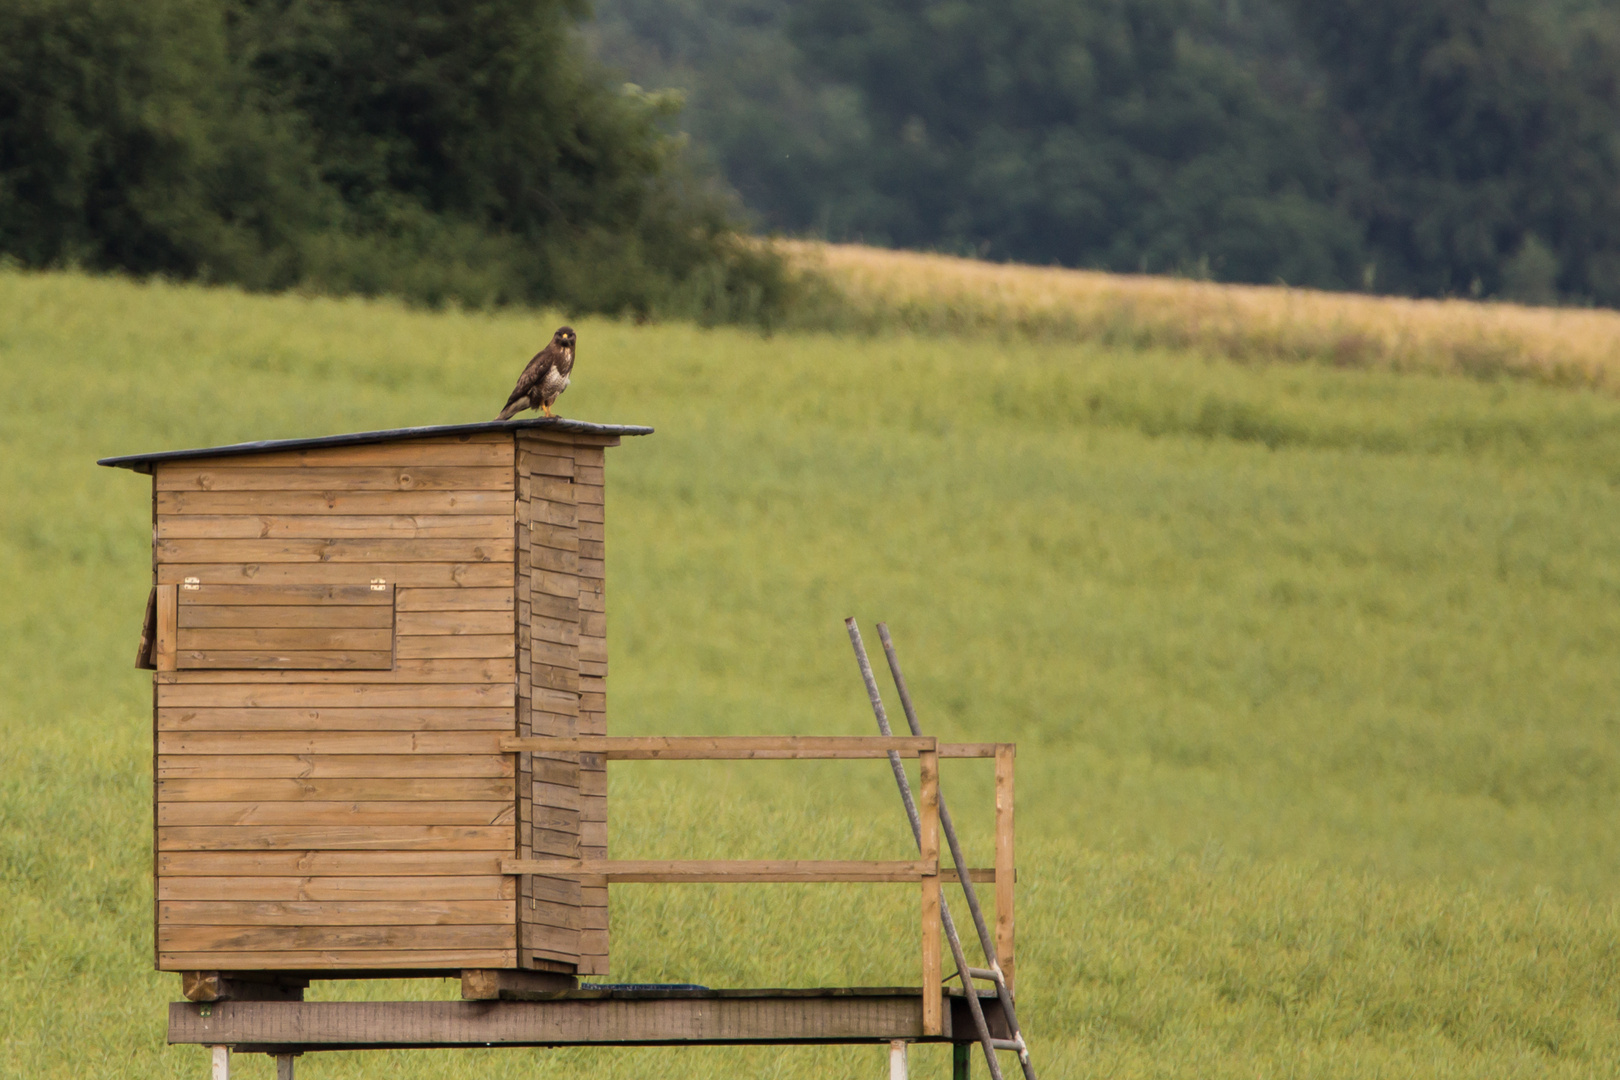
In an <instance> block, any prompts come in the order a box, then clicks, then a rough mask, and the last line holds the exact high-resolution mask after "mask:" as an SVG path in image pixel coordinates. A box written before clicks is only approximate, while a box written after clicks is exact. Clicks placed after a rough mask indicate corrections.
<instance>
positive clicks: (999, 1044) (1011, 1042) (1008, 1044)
mask: <svg viewBox="0 0 1620 1080" xmlns="http://www.w3.org/2000/svg"><path fill="white" fill-rule="evenodd" d="M990 1045H991V1046H993V1047H995V1048H996V1049H997V1050H1016V1051H1018V1052H1019V1053H1020V1054H1022V1053H1023V1052H1024V1040H1023V1039H991V1040H990Z"/></svg>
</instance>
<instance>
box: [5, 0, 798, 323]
mask: <svg viewBox="0 0 1620 1080" xmlns="http://www.w3.org/2000/svg"><path fill="white" fill-rule="evenodd" d="M586 16H587V9H586V8H585V6H584V4H583V3H581V2H577V0H471V2H467V0H386V2H384V0H5V2H4V3H0V252H3V253H4V254H5V255H6V256H8V257H9V258H10V259H11V260H13V261H15V262H16V263H20V264H22V265H24V266H29V267H50V266H78V267H84V268H87V269H91V270H123V271H130V272H134V273H136V274H142V275H148V274H161V275H167V276H170V277H175V278H189V279H202V280H213V281H228V282H236V283H240V284H242V285H246V286H248V287H250V288H255V289H281V288H287V287H292V286H302V287H309V288H314V289H319V290H323V291H331V292H360V293H368V294H371V293H393V294H399V295H404V296H407V297H410V298H412V299H415V300H419V301H425V302H428V303H436V302H442V301H446V300H455V301H459V302H461V303H465V304H469V305H474V306H482V305H489V304H502V303H551V304H559V305H563V306H566V307H569V308H572V309H576V310H596V311H614V312H620V311H623V312H631V313H636V314H643V315H645V314H658V313H660V312H669V313H676V314H683V315H696V316H698V317H703V318H718V319H748V318H751V317H753V316H754V315H755V314H756V313H757V312H758V311H760V310H761V309H768V308H769V307H771V306H772V305H773V304H779V302H780V301H779V297H777V296H776V295H775V293H776V291H777V290H779V289H780V288H781V286H782V274H781V272H780V268H779V267H777V266H775V264H774V263H773V262H772V260H771V259H769V258H767V257H765V256H762V255H761V254H759V253H758V252H756V251H755V250H754V249H753V248H751V247H750V246H749V245H747V244H745V243H741V242H739V239H738V235H737V233H736V232H735V229H734V220H733V216H734V215H733V211H732V209H731V207H730V205H729V203H727V202H726V200H725V199H724V198H723V197H722V196H720V195H719V194H717V193H716V192H715V191H714V190H712V187H711V186H705V185H704V184H701V183H698V182H697V181H696V180H694V178H693V176H692V174H691V173H690V171H689V170H685V169H683V168H682V167H681V161H680V153H679V151H680V144H679V141H678V140H677V139H676V138H674V137H673V136H672V135H671V134H670V133H669V128H670V126H671V124H672V123H673V112H674V108H675V102H674V100H673V99H672V98H671V97H669V96H664V97H659V96H658V95H648V94H641V93H637V92H633V91H631V90H629V89H628V88H626V87H625V86H624V85H623V82H622V80H619V79H615V78H612V77H610V76H609V75H608V73H607V72H605V71H604V70H603V69H602V67H601V66H600V65H599V64H597V63H596V62H594V61H593V60H592V59H591V58H590V56H589V55H588V54H587V52H586V50H585V49H584V48H583V47H582V46H581V43H580V39H579V35H578V25H579V23H580V22H581V20H583V19H584V18H585V17H586Z"/></svg>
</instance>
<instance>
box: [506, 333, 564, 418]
mask: <svg viewBox="0 0 1620 1080" xmlns="http://www.w3.org/2000/svg"><path fill="white" fill-rule="evenodd" d="M556 354H557V350H556V349H554V348H552V347H551V346H550V345H547V346H546V347H545V348H543V349H541V350H540V351H539V352H537V353H535V354H534V359H533V360H530V361H529V366H528V367H526V368H524V369H523V374H521V375H519V376H518V381H517V385H516V386H515V387H513V388H512V396H511V397H509V398H507V399H506V404H507V406H508V407H510V406H511V405H512V404H514V403H515V402H517V401H518V400H519V399H520V398H529V400H530V401H534V400H536V399H535V398H532V397H529V393H530V391H532V390H533V389H534V388H535V387H537V386H539V385H540V383H541V382H543V381H544V380H545V377H546V372H548V371H550V370H551V369H552V367H553V366H554V365H555V364H556V362H557V355H556ZM529 407H530V408H535V407H536V406H533V405H531V406H529ZM501 411H502V412H505V411H506V409H505V408H503V409H502V410H501Z"/></svg>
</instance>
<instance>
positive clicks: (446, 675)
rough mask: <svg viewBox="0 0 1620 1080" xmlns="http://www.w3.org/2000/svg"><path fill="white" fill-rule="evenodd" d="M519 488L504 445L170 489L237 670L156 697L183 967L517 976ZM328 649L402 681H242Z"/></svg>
mask: <svg viewBox="0 0 1620 1080" xmlns="http://www.w3.org/2000/svg"><path fill="white" fill-rule="evenodd" d="M514 466H515V454H514V447H513V440H512V437H511V436H510V435H505V434H499V433H497V434H493V435H486V434H480V435H475V436H469V437H453V438H443V439H429V440H415V441H403V442H398V443H386V444H378V445H371V446H357V447H333V448H329V449H313V450H305V451H295V452H280V453H274V454H259V455H248V456H242V457H229V458H220V459H216V460H212V461H208V462H203V463H199V462H195V461H192V462H178V463H169V464H160V465H159V466H158V467H157V468H156V470H155V472H154V481H155V488H156V495H155V499H154V505H155V522H154V529H155V546H154V561H155V572H156V577H157V580H158V582H159V583H161V584H165V585H176V586H179V587H180V589H181V594H182V599H181V602H180V610H179V614H178V617H177V621H178V623H179V630H178V640H179V645H180V649H181V651H182V653H184V652H185V650H186V649H187V648H188V647H189V648H190V649H191V650H192V651H193V652H197V653H204V654H207V655H208V656H210V657H213V658H216V662H213V663H211V664H210V666H209V667H207V668H206V669H202V670H184V669H183V670H175V671H160V672H158V673H157V674H156V676H155V679H156V683H157V685H156V716H155V740H156V745H155V747H154V750H155V754H156V760H155V768H156V817H157V820H156V846H157V853H156V858H157V886H156V889H157V910H156V921H157V954H158V966H159V967H160V968H161V969H163V970H201V969H224V970H293V971H297V970H304V971H320V970H411V969H415V970H455V969H460V968H472V967H476V968H489V967H495V968H499V967H516V966H517V952H518V942H517V899H518V897H517V883H516V880H515V879H513V878H510V877H506V876H504V875H502V874H501V873H500V860H501V859H503V858H510V857H511V856H512V855H513V854H514V853H520V852H518V849H517V844H516V841H517V821H516V813H517V810H516V790H515V784H516V777H515V769H514V765H513V756H512V755H510V754H503V753H501V752H500V749H499V740H500V739H501V738H502V737H503V736H510V735H512V734H516V733H518V729H517V728H516V727H515V726H514V708H515V706H516V703H517V692H516V690H517V688H516V673H517V659H516V634H515V627H514V619H515V617H516V611H517V605H516V602H515V599H514V596H513V584H514V576H515V570H516V562H517V560H516V550H515V547H514V531H513V529H514V526H513V520H514V513H515V506H514V503H515V498H516V483H515V480H514ZM188 578H189V579H193V580H192V581H191V582H190V584H192V585H194V586H195V588H193V589H191V590H190V594H191V595H192V596H194V597H204V596H206V597H207V598H208V602H207V603H195V602H193V603H190V604H188V603H186V601H185V599H184V597H185V595H186V593H187V590H186V585H187V584H188V582H187V579H188ZM378 584H381V585H383V586H385V587H386V590H385V591H386V592H387V601H388V602H387V605H386V606H382V604H381V603H380V600H379V597H380V596H381V594H382V592H383V591H384V590H378V589H377V588H375V586H377V585H378ZM311 590H322V591H323V592H322V593H321V595H322V599H321V600H320V603H321V605H322V615H321V618H319V619H317V620H316V621H315V622H314V623H313V624H312V623H311V622H310V621H309V620H308V619H307V618H306V617H305V613H304V611H303V607H304V605H305V604H306V603H307V602H308V600H309V597H310V596H311ZM321 650H330V651H332V652H334V653H339V652H341V653H343V654H346V655H353V656H360V657H366V658H368V659H376V658H378V657H386V663H383V664H381V665H379V666H380V668H381V669H380V670H358V669H355V668H354V667H352V666H350V667H348V668H345V667H344V666H334V667H331V668H323V669H321V670H244V669H242V668H239V667H235V666H231V665H232V664H233V663H234V662H236V661H248V660H251V659H252V658H254V657H257V656H263V655H282V654H287V653H289V652H292V653H297V652H305V653H308V652H312V651H321ZM550 902H555V900H554V899H553V900H552V901H550Z"/></svg>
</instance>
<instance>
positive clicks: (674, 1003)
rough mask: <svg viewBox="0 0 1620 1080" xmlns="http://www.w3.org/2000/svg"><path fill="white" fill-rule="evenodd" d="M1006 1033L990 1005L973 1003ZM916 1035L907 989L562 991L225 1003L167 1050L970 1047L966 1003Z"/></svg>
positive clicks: (183, 1020)
mask: <svg viewBox="0 0 1620 1080" xmlns="http://www.w3.org/2000/svg"><path fill="white" fill-rule="evenodd" d="M980 1001H981V1004H982V1007H983V1009H984V1011H985V1014H986V1019H987V1020H989V1021H990V1023H991V1029H992V1031H993V1032H994V1033H995V1034H997V1035H998V1036H1001V1035H1004V1034H1005V1033H1006V1024H1005V1021H1004V1019H1003V1017H1002V1014H1001V1010H1000V1006H999V1004H998V1003H997V1002H996V1000H995V998H993V997H985V996H983V995H981V996H980ZM949 1004H950V1007H949V1008H946V1009H944V1024H943V1031H942V1033H941V1034H940V1035H938V1036H925V1035H924V1034H923V1032H922V1005H923V1000H922V992H921V991H920V990H917V989H915V988H879V989H865V988H851V989H833V990H747V991H742V990H734V991H712V990H708V991H662V992H660V991H647V992H637V991H593V990H589V989H584V990H577V991H569V992H566V993H562V994H559V995H558V996H557V997H556V998H552V999H548V1000H544V1001H321V1002H305V1001H297V1002H286V1001H275V1002H267V1001H229V1002H216V1003H213V1004H212V1005H211V1006H210V1007H208V1008H207V1009H206V1015H205V1008H204V1007H203V1006H200V1005H197V1004H194V1003H192V1002H175V1003H173V1004H171V1005H170V1006H169V1042H171V1043H195V1044H201V1045H232V1046H236V1047H237V1048H238V1049H239V1050H241V1049H252V1050H255V1051H271V1050H273V1051H276V1052H297V1051H312V1050H358V1049H384V1048H428V1047H451V1048H453V1047H472V1046H509V1047H516V1046H593V1045H594V1046H614V1045H617V1046H683V1045H684V1046H725V1045H747V1044H776V1045H815V1044H825V1043H887V1042H889V1041H890V1040H892V1039H905V1040H909V1041H917V1042H958V1041H960V1042H971V1041H973V1040H974V1039H975V1035H974V1032H973V1025H972V1023H971V1022H970V1021H969V1020H968V1018H967V1009H966V1005H967V1003H966V1001H965V1000H964V999H962V998H960V997H958V996H955V995H952V996H951V997H950V998H949Z"/></svg>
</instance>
